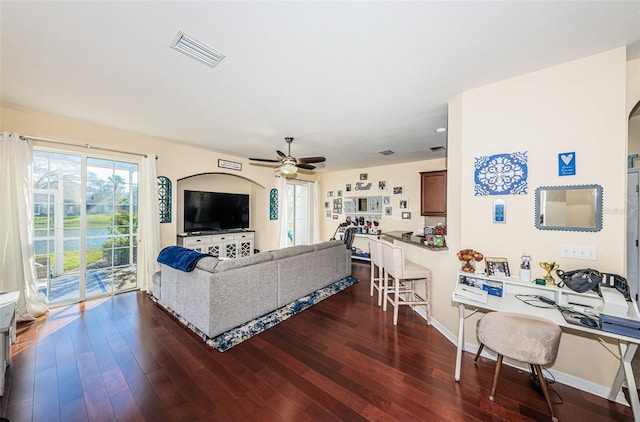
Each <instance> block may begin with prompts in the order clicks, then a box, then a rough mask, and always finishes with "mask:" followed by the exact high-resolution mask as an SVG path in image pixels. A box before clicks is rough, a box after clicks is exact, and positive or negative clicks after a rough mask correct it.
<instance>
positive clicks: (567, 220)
mask: <svg viewBox="0 0 640 422" xmlns="http://www.w3.org/2000/svg"><path fill="white" fill-rule="evenodd" d="M536 228H538V229H540V230H567V231H581V232H597V231H599V230H601V229H602V186H600V185H574V186H540V187H539V188H538V189H536Z"/></svg>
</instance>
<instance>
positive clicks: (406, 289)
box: [382, 242, 431, 325]
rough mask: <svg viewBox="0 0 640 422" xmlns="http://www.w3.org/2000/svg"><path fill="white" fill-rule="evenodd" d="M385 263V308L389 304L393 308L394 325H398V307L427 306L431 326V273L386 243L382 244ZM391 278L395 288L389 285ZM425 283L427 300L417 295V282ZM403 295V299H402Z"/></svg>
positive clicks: (395, 247) (396, 247)
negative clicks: (406, 258)
mask: <svg viewBox="0 0 640 422" xmlns="http://www.w3.org/2000/svg"><path fill="white" fill-rule="evenodd" d="M382 256H383V258H382V259H383V262H384V287H383V291H384V296H385V300H384V306H383V307H382V309H383V310H384V311H386V310H387V302H389V303H391V305H392V306H393V325H398V307H399V306H400V305H410V306H411V307H412V308H413V307H414V306H415V305H426V308H427V325H431V271H430V270H429V269H428V268H425V267H423V266H422V265H418V264H416V263H415V262H411V261H407V260H405V259H404V252H403V251H402V248H400V247H398V246H394V245H393V244H391V243H388V242H385V243H383V244H382ZM389 276H391V277H392V278H393V286H390V285H389ZM418 280H423V281H424V283H425V296H426V298H425V299H422V298H421V297H419V296H418V295H417V294H416V281H418ZM400 295H403V298H402V299H401V298H400Z"/></svg>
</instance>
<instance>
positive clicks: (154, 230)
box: [138, 154, 160, 292]
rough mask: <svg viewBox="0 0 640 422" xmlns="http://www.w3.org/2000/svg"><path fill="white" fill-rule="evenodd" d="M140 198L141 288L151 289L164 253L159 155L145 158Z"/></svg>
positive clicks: (139, 262) (142, 164) (139, 280)
mask: <svg viewBox="0 0 640 422" xmlns="http://www.w3.org/2000/svg"><path fill="white" fill-rule="evenodd" d="M139 189H140V195H139V198H138V210H139V212H138V217H139V219H140V222H139V227H138V229H139V235H138V236H139V237H138V242H139V243H138V287H139V288H140V290H142V291H143V292H146V291H149V289H150V283H151V277H152V276H153V273H155V272H156V271H158V270H159V269H160V264H158V262H157V261H156V259H157V258H158V253H159V252H160V209H159V204H158V177H157V172H156V156H155V154H147V156H146V157H142V162H141V163H140V181H139Z"/></svg>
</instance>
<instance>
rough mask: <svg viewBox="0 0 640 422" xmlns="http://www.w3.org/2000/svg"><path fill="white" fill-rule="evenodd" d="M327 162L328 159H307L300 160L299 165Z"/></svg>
mask: <svg viewBox="0 0 640 422" xmlns="http://www.w3.org/2000/svg"><path fill="white" fill-rule="evenodd" d="M325 161H326V158H324V157H305V158H298V163H304V164H309V163H323V162H325Z"/></svg>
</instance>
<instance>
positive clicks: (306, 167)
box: [296, 163, 316, 170]
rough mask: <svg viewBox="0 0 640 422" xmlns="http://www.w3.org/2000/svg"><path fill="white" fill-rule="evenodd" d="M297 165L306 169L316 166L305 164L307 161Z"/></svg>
mask: <svg viewBox="0 0 640 422" xmlns="http://www.w3.org/2000/svg"><path fill="white" fill-rule="evenodd" d="M296 167H298V168H299V169H305V170H313V169H315V168H316V166H312V165H311V164H305V163H298V164H296Z"/></svg>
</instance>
